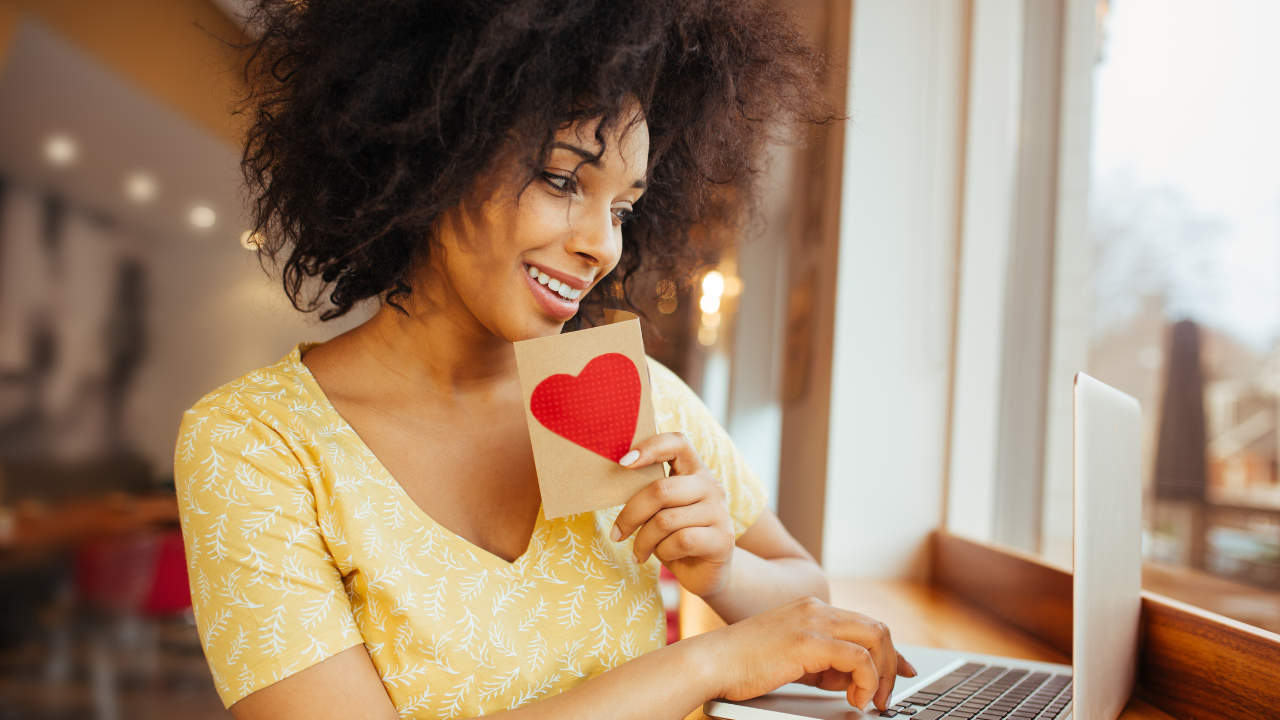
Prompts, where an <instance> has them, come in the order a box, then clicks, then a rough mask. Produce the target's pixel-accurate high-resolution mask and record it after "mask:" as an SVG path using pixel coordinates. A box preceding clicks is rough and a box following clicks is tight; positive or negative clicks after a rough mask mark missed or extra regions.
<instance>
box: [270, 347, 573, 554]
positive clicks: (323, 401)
mask: <svg viewBox="0 0 1280 720" xmlns="http://www.w3.org/2000/svg"><path fill="white" fill-rule="evenodd" d="M320 344H321V343H318V342H304V343H298V344H297V345H296V346H295V347H294V348H293V352H291V353H289V361H290V362H291V363H292V364H293V365H294V366H295V367H294V369H295V372H297V374H298V378H299V380H301V381H302V386H303V387H304V388H305V389H306V391H307V392H308V393H309V394H311V395H312V396H313V397H314V398H315V399H316V401H317V402H318V403H320V405H321V409H322V410H325V411H326V412H328V413H331V414H332V415H333V417H335V418H337V419H338V423H339V427H340V428H341V429H342V430H344V431H345V432H347V433H349V434H350V435H351V437H352V438H354V439H355V441H356V442H358V443H359V444H360V447H359V449H360V450H361V451H362V452H364V453H366V454H367V455H368V456H369V457H370V458H372V459H373V463H374V467H375V470H376V471H377V472H379V473H381V474H382V475H383V476H384V477H385V478H386V479H388V480H390V481H391V484H392V485H393V486H394V487H395V489H396V490H398V491H399V492H400V494H401V495H403V496H404V499H405V501H406V502H407V503H408V505H409V511H410V513H411V514H414V515H416V516H417V519H418V522H420V523H421V524H423V525H424V526H429V527H434V528H436V529H438V530H439V531H440V532H441V533H442V534H443V535H444V539H445V540H446V541H448V542H449V543H450V544H452V545H454V546H460V547H461V549H462V550H465V551H466V552H467V553H468V554H470V555H471V556H472V557H476V556H477V554H478V555H479V556H480V557H487V558H488V559H489V560H488V562H489V564H491V565H495V564H496V565H498V566H499V569H500V570H503V571H511V570H515V569H517V568H519V567H521V566H524V567H527V566H528V564H529V563H528V561H529V560H531V559H532V558H531V556H530V549H531V548H532V547H533V541H534V538H536V537H537V536H538V531H539V530H541V529H542V528H543V527H544V526H552V525H554V523H552V522H551V521H550V520H547V517H546V514H545V513H544V512H543V507H542V502H541V500H539V502H538V518H537V520H535V521H534V524H533V532H532V533H531V534H530V535H529V544H528V545H526V546H525V548H524V552H522V553H520V555H518V556H517V557H516V559H514V560H511V561H507V560H506V559H505V558H502V557H499V556H497V555H495V554H493V553H492V552H490V551H488V550H486V549H484V548H482V547H480V546H479V545H476V544H475V543H473V542H471V541H470V540H468V539H466V538H464V537H462V536H461V535H459V534H457V533H456V532H454V531H452V530H450V529H449V528H447V527H445V526H444V525H443V524H441V523H440V522H438V521H437V520H436V519H435V518H433V517H431V515H429V514H427V511H426V510H423V509H422V506H420V505H418V503H417V502H416V501H415V500H414V499H413V497H412V496H410V495H409V492H408V491H407V490H405V489H404V486H403V485H401V484H400V481H399V480H397V479H396V477H395V475H392V474H391V471H390V470H389V469H387V466H386V465H383V464H382V460H380V459H379V458H378V455H377V453H375V452H374V451H373V448H371V447H369V444H368V443H366V442H365V441H364V438H362V437H360V433H358V432H356V429H355V428H354V427H353V426H352V425H351V423H349V422H347V419H346V418H344V417H342V413H340V412H338V408H336V407H334V405H333V403H332V402H331V401H330V400H329V396H328V395H326V394H325V392H324V388H322V387H320V382H319V381H318V380H316V377H315V375H313V374H312V373H311V368H309V367H307V365H306V363H304V362H302V356H303V355H304V354H305V353H306V352H307V351H308V350H311V349H312V348H314V347H316V346H317V345H320ZM477 561H479V558H477Z"/></svg>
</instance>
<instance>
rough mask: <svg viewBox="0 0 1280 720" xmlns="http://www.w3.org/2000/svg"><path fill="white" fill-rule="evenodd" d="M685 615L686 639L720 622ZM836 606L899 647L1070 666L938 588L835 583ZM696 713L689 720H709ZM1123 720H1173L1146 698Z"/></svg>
mask: <svg viewBox="0 0 1280 720" xmlns="http://www.w3.org/2000/svg"><path fill="white" fill-rule="evenodd" d="M688 598H689V596H687V595H686V596H685V602H684V603H682V605H681V612H682V613H686V612H687V613H688V614H689V616H690V617H686V618H682V622H681V629H682V631H684V632H685V633H686V634H689V633H695V632H698V631H700V630H705V629H710V628H711V627H714V625H716V624H717V621H718V618H716V619H710V618H708V617H707V613H708V612H709V610H708V609H706V606H705V605H703V606H701V607H699V606H698V605H697V604H696V603H693V602H691V601H689V600H688ZM831 603H832V604H833V605H836V606H837V607H842V608H849V609H851V610H857V611H858V612H860V613H863V614H865V615H870V616H871V617H874V618H876V619H877V620H880V621H882V622H884V623H885V624H887V625H888V626H889V629H890V630H891V631H892V632H893V638H894V640H896V641H897V642H901V643H904V644H908V645H924V646H927V647H938V648H947V649H950V650H968V651H970V652H975V653H985V654H988V655H1006V656H1009V657H1016V658H1024V659H1027V660H1041V661H1045V662H1058V663H1069V662H1070V659H1069V658H1067V657H1065V656H1064V655H1063V654H1062V653H1060V652H1058V651H1057V650H1054V649H1053V648H1051V647H1049V646H1048V645H1045V644H1044V643H1042V642H1040V641H1038V640H1035V639H1034V638H1031V637H1029V636H1027V635H1024V634H1023V633H1021V632H1019V631H1017V630H1014V629H1012V628H1010V627H1008V626H1006V625H1003V624H1001V623H1000V622H999V621H998V620H997V619H995V618H994V617H992V616H991V615H988V614H986V613H984V612H982V611H981V610H978V609H977V608H975V607H973V606H971V605H969V604H968V603H967V602H965V601H964V600H962V599H960V598H958V597H956V596H955V595H952V594H951V593H949V592H947V591H945V590H942V589H939V588H937V587H934V586H931V585H927V584H924V583H919V582H909V581H904V580H833V581H832V582H831ZM706 717H707V716H706V715H704V714H702V711H701V710H699V711H696V712H694V713H693V714H692V715H690V716H689V717H688V718H687V720H706ZM1120 718H1121V720H1172V718H1171V717H1170V716H1169V715H1167V714H1166V713H1164V712H1162V711H1160V710H1158V709H1156V708H1154V707H1152V706H1151V705H1149V704H1147V703H1146V702H1144V701H1143V700H1141V699H1138V698H1134V699H1132V700H1130V701H1129V705H1128V706H1127V707H1126V708H1125V711H1124V713H1123V714H1122V715H1121V716H1120Z"/></svg>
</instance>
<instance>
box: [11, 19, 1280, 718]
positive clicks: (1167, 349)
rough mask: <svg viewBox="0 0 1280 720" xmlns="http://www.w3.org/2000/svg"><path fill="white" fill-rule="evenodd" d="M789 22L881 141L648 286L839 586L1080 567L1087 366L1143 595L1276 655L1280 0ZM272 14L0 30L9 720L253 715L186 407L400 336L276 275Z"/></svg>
mask: <svg viewBox="0 0 1280 720" xmlns="http://www.w3.org/2000/svg"><path fill="white" fill-rule="evenodd" d="M779 3H780V4H782V5H785V6H787V7H789V8H790V9H792V10H793V11H794V12H795V13H796V14H797V17H799V18H800V20H801V21H802V23H803V25H804V27H805V29H806V30H807V31H808V32H809V33H810V34H811V36H812V37H813V39H814V41H815V42H816V43H817V44H818V45H819V46H821V47H823V48H825V49H826V51H827V52H828V53H829V54H830V56H831V57H832V58H833V59H834V60H835V63H834V64H835V66H836V69H837V71H836V72H834V73H833V75H832V77H831V78H829V79H828V80H829V83H828V84H829V90H830V92H831V96H832V99H833V101H835V102H837V103H840V104H847V107H848V108H849V113H850V115H851V117H852V119H851V122H850V123H848V124H847V125H846V126H843V127H840V126H837V127H830V128H821V129H816V130H813V131H811V132H810V134H809V135H808V136H807V137H805V138H804V140H805V142H804V143H803V144H802V145H801V144H797V145H795V146H788V147H783V148H778V149H776V150H775V151H774V152H773V153H772V155H771V157H770V158H769V164H768V168H769V170H768V177H767V178H766V185H767V191H766V194H765V205H764V212H763V215H762V218H761V222H760V223H758V224H757V225H756V226H755V227H754V228H753V229H752V232H751V234H750V236H749V237H744V238H743V242H742V243H741V244H740V245H739V246H738V248H737V249H735V250H734V251H732V252H730V253H729V254H727V255H726V256H725V257H722V258H720V259H719V261H718V263H717V264H715V265H714V266H713V267H706V268H696V269H692V271H691V272H690V274H689V275H688V276H682V277H645V278H641V279H640V281H639V282H638V283H637V286H636V287H637V288H638V289H639V292H638V294H637V295H638V299H639V301H640V305H641V308H642V309H643V310H644V311H645V312H646V315H647V319H646V324H645V337H646V344H647V347H648V350H649V352H650V353H651V354H652V355H654V356H655V357H656V358H658V359H659V360H660V361H662V362H663V363H665V364H667V365H668V366H669V367H671V368H672V369H673V370H675V371H676V372H677V373H679V374H680V375H681V376H682V377H683V378H685V380H686V381H687V382H688V383H689V384H690V385H691V386H692V387H693V388H694V389H695V390H697V391H698V392H699V393H700V394H701V395H702V397H703V399H704V400H705V401H706V403H707V404H708V406H709V407H710V408H711V409H712V411H713V412H714V413H715V414H716V415H717V417H718V418H720V419H721V421H722V422H723V423H724V424H725V426H726V427H727V428H728V429H729V431H730V433H731V434H732V435H733V436H734V438H735V440H736V441H737V443H738V445H739V446H740V448H741V449H742V451H743V453H744V455H746V457H747V460H748V462H749V463H750V464H751V466H752V467H753V468H754V469H755V471H756V472H757V474H758V475H760V477H761V478H762V480H764V482H765V485H766V487H767V488H768V490H769V493H770V503H771V504H772V506H773V507H774V509H775V510H776V511H777V512H778V514H779V516H780V517H781V518H782V519H783V521H784V522H785V523H786V524H787V525H788V527H789V528H790V529H791V530H792V532H793V533H795V535H796V536H797V537H798V538H799V539H800V540H801V541H802V542H804V543H805V545H806V546H807V547H809V549H810V550H811V551H812V552H813V553H814V554H815V555H816V556H818V557H819V558H820V559H821V561H822V563H823V565H824V566H825V567H826V568H827V570H828V572H829V573H831V574H832V575H833V576H837V577H877V578H916V579H921V578H925V577H927V576H928V572H929V562H930V557H929V547H930V545H929V543H928V538H929V535H930V534H931V533H932V532H934V531H935V530H938V529H940V528H944V529H947V530H949V531H951V532H954V533H957V534H961V535H965V536H968V537H972V538H976V539H980V540H986V541H991V542H996V543H1001V544H1005V545H1009V546H1012V547H1016V548H1019V549H1022V550H1025V551H1028V552H1033V553H1039V554H1041V555H1043V556H1044V557H1045V559H1046V560H1048V561H1049V562H1056V563H1060V564H1063V565H1066V566H1068V567H1069V566H1070V563H1071V517H1072V516H1071V459H1070V458H1071V456H1070V451H1071V404H1070V403H1071V378H1072V376H1073V375H1074V373H1075V372H1077V371H1081V370H1084V371H1086V372H1089V373H1090V374H1092V375H1094V376H1096V377H1098V378H1100V379H1101V380H1103V381H1105V382H1107V383H1110V384H1112V385H1115V386H1116V387H1118V388H1120V389H1122V390H1124V391H1126V392H1128V393H1130V394H1132V395H1134V396H1135V397H1137V398H1138V399H1139V400H1140V401H1141V403H1142V406H1143V413H1144V423H1145V439H1144V443H1145V445H1144V458H1145V466H1144V484H1145V498H1146V502H1145V524H1144V540H1143V546H1144V554H1145V560H1146V570H1145V574H1144V583H1145V584H1146V586H1147V587H1148V589H1152V590H1155V591H1157V592H1161V593H1164V594H1166V595H1170V596H1172V597H1175V598H1178V599H1180V600H1184V601H1186V602H1190V603H1192V604H1195V605H1198V606H1200V607H1202V608H1205V609H1207V610H1210V611H1212V612H1217V613H1221V614H1223V615H1226V616H1229V617H1232V618H1235V619H1237V620H1240V621H1243V622H1246V623H1249V624H1252V625H1256V626H1258V627H1262V628H1266V629H1269V630H1272V631H1274V632H1280V470H1278V462H1277V460H1278V454H1280V344H1278V341H1280V135H1277V133H1275V130H1274V129H1275V128H1276V127H1280V96H1277V94H1276V93H1275V92H1274V89H1275V88H1276V87H1280V49H1277V48H1278V46H1277V45H1276V43H1274V42H1272V41H1271V39H1272V38H1273V37H1274V36H1275V34H1276V32H1277V30H1280V5H1277V4H1275V3H1273V2H1270V1H1269V0H1222V1H1221V2H1215V3H1204V2H1192V1H1191V0H1112V1H1111V2H1105V1H1097V0H856V2H855V1H853V0H793V1H788V2H784V1H783V0H779ZM239 10H240V8H239V6H238V4H237V0H113V2H106V3H104V2H88V1H86V0H41V1H28V0H0V720H10V719H11V718H82V717H84V718H89V717H92V718H168V717H183V718H189V717H211V718H212V717H222V718H225V717H229V713H227V712H226V711H224V710H223V709H222V708H221V705H220V703H219V701H218V699H217V696H216V694H215V693H214V690H213V685H212V682H211V680H210V678H209V674H208V669H207V667H206V665H205V664H204V660H203V655H202V651H201V647H200V641H199V638H198V635H197V629H196V627H195V624H194V619H193V618H192V616H191V614H190V610H189V607H190V599H189V591H188V587H187V577H186V570H185V562H184V559H183V554H182V546H181V536H180V534H179V533H178V530H177V525H176V523H177V513H176V504H175V502H174V498H173V492H172V482H173V480H172V454H173V443H174V439H175V435H176V429H177V425H178V422H179V419H180V416H181V413H182V411H183V410H184V409H186V408H187V407H189V406H191V405H192V404H193V403H194V402H195V401H196V400H197V399H199V398H200V397H201V396H202V395H204V394H205V393H206V392H208V391H210V390H212V389H213V388H215V387H217V386H219V385H221V384H222V383H224V382H227V381H229V380H232V379H234V378H236V377H238V376H240V375H242V374H244V373H245V372H248V371H249V370H252V369H254V368H257V367H260V366H263V365H266V364H269V363H271V362H274V361H275V360H277V359H279V358H280V357H281V356H283V355H284V354H285V353H286V352H288V350H289V349H290V348H291V347H292V346H293V345H294V344H295V343H297V342H299V341H302V340H323V339H326V338H328V337H331V336H333V335H335V334H337V333H339V332H342V331H343V330H345V329H347V328H349V327H352V326H353V325H355V324H358V323H359V322H361V321H363V319H364V318H365V317H367V314H368V312H369V311H370V308H367V307H366V308H364V309H363V311H362V312H358V313H355V314H353V317H350V318H344V319H343V320H340V321H338V322H337V323H334V324H325V325H321V324H318V323H316V322H314V321H312V320H311V319H309V318H305V317H302V316H300V315H299V314H298V313H296V312H295V311H293V310H292V308H291V307H290V306H289V304H288V302H287V300H286V299H285V298H284V296H283V294H282V293H281V291H280V289H279V286H278V284H277V283H276V281H275V280H274V279H272V278H271V277H269V276H268V275H267V274H266V273H264V272H263V270H262V269H261V267H260V265H259V262H258V258H257V255H256V252H255V248H254V243H253V238H251V237H249V235H248V233H247V232H246V229H247V228H246V224H245V222H246V216H245V213H244V204H243V197H242V195H241V190H240V183H239V177H238V171H237V165H238V158H239V151H238V138H239V134H240V126H239V124H238V123H239V119H238V118H237V117H236V116H234V115H233V114H232V113H231V112H230V111H229V109H228V107H229V103H230V102H231V101H232V100H234V98H235V97H236V93H237V90H238V80H237V78H236V75H235V72H234V70H235V67H236V63H237V55H236V51H235V50H234V46H235V45H236V44H237V43H241V42H243V41H244V40H246V39H247V37H248V36H247V34H246V30H245V28H244V27H242V25H241V24H240V22H239V19H238V12H239ZM666 590H667V592H666V598H667V603H668V608H669V611H670V615H669V617H670V619H671V621H672V623H671V629H672V632H671V638H672V639H676V638H678V637H679V629H680V625H681V614H680V609H681V607H683V608H684V609H685V613H684V617H685V618H686V619H687V618H688V617H689V616H690V615H691V614H693V613H696V612H701V611H700V610H698V609H697V608H696V607H694V606H693V605H692V604H691V603H690V602H689V601H688V600H687V599H686V600H685V602H684V604H683V605H682V604H681V601H680V599H679V592H678V590H677V589H675V588H674V587H673V586H671V585H670V584H668V586H667V588H666Z"/></svg>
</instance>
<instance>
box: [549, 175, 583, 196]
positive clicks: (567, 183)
mask: <svg viewBox="0 0 1280 720" xmlns="http://www.w3.org/2000/svg"><path fill="white" fill-rule="evenodd" d="M542 180H543V182H545V183H547V184H548V185H550V186H551V187H553V188H555V189H556V190H559V191H560V192H562V193H565V194H572V193H575V192H577V191H578V181H576V180H574V179H573V176H572V175H560V174H559V173H553V172H544V173H542Z"/></svg>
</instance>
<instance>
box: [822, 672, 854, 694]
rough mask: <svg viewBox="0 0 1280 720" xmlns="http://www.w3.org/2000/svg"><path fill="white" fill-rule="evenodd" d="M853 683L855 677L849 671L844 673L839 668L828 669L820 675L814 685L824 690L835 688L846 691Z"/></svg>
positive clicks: (838, 690)
mask: <svg viewBox="0 0 1280 720" xmlns="http://www.w3.org/2000/svg"><path fill="white" fill-rule="evenodd" d="M852 684H853V678H852V677H850V676H849V674H848V673H842V672H840V671H839V670H832V669H827V670H823V671H822V672H821V673H820V674H819V675H818V681H817V682H816V683H814V687H817V688H820V689H822V690H835V691H837V692H845V691H847V690H848V689H849V686H850V685H852Z"/></svg>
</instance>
